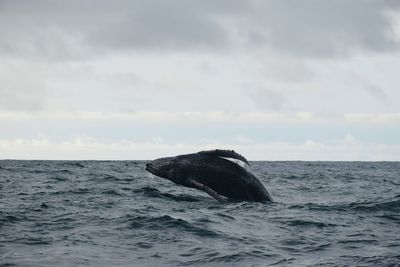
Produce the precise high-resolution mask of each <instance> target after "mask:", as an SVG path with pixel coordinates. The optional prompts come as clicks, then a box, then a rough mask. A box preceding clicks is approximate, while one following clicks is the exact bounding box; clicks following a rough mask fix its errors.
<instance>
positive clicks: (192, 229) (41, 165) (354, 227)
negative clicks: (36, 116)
mask: <svg viewBox="0 0 400 267" xmlns="http://www.w3.org/2000/svg"><path fill="white" fill-rule="evenodd" d="M145 163H146V162H145V161H79V162H73V161H8V160H6V161H0V182H1V183H0V266H86V265H90V266H190V265H194V266H400V265H399V263H400V163H399V162H392V163H390V162H378V163H370V162H253V164H252V166H251V167H250V170H251V171H252V172H253V173H254V174H255V175H256V176H257V177H259V179H260V180H261V181H262V182H263V184H264V185H265V186H266V187H267V189H268V190H269V192H270V193H271V195H272V196H273V198H274V200H275V203H273V204H262V203H248V202H247V203H246V202H241V203H229V204H220V203H218V202H217V201H216V200H214V199H213V198H210V197H209V196H208V195H206V194H204V193H202V192H200V191H196V190H192V189H188V188H184V187H181V186H177V185H175V184H172V183H171V182H169V181H167V180H163V179H161V178H157V177H154V176H152V175H150V174H148V173H146V171H145V170H144V166H145Z"/></svg>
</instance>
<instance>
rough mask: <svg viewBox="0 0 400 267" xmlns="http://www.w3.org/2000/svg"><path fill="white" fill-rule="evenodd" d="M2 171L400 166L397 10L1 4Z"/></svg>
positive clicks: (235, 3)
mask: <svg viewBox="0 0 400 267" xmlns="http://www.w3.org/2000/svg"><path fill="white" fill-rule="evenodd" d="M0 32H1V34H0V159H54V160H56V159H57V160H58V159H67V160H81V159H98V160H101V159H109V160H133V159H154V158H157V157H161V156H171V155H177V154H183V153H192V152H197V151H200V150H206V149H215V148H220V149H234V150H235V151H237V152H239V153H241V154H243V155H244V156H246V157H247V158H248V159H250V160H339V161H341V160H343V161H348V160H350V161H358V160H360V161H364V160H366V161H398V160H400V139H399V136H400V104H399V99H400V90H399V84H400V75H399V74H400V72H399V70H400V2H399V1H396V0H376V1H374V0H330V1H319V0H299V1H292V0H247V1H239V0H224V1H223V0H201V1H195V0H170V1H163V0H143V1H138V0H129V1H128V0H126V1H119V0H115V1H105V0H79V1H78V0H71V1H61V0H60V1H57V0H56V1H52V0H35V1H34V0H31V1H29V0H21V1H14V0H9V1H7V0H0Z"/></svg>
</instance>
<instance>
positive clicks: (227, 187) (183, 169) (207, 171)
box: [146, 149, 272, 202]
mask: <svg viewBox="0 0 400 267" xmlns="http://www.w3.org/2000/svg"><path fill="white" fill-rule="evenodd" d="M225 158H232V159H237V160H240V161H243V162H244V163H246V164H248V165H250V164H249V162H248V161H247V160H246V158H244V157H243V156H242V155H240V154H238V153H236V152H235V151H233V150H221V149H216V150H207V151H200V152H197V153H192V154H185V155H178V156H175V157H166V158H159V159H156V160H153V161H151V162H150V163H147V164H146V170H147V171H148V172H150V173H152V174H154V175H156V176H159V177H162V178H165V179H168V180H170V181H172V182H174V183H176V184H179V185H183V186H186V187H190V188H195V189H199V190H201V191H204V192H206V193H207V194H209V195H210V196H212V197H213V198H215V199H216V200H218V201H219V202H226V201H227V200H239V201H257V202H267V201H272V197H271V195H270V194H269V193H268V191H267V189H265V187H264V186H263V184H262V183H261V182H260V181H259V180H258V179H257V178H256V177H255V176H254V175H253V174H251V173H250V172H249V171H247V170H246V169H245V168H243V167H241V166H240V165H238V164H236V163H234V162H232V161H230V160H227V159H225Z"/></svg>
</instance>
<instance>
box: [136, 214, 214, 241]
mask: <svg viewBox="0 0 400 267" xmlns="http://www.w3.org/2000/svg"><path fill="white" fill-rule="evenodd" d="M129 228H131V229H146V230H166V229H170V230H173V229H174V230H178V231H184V232H190V233H192V234H195V235H197V236H202V237H217V236H219V235H218V233H216V232H215V231H212V230H209V229H205V228H202V227H199V226H196V225H194V224H192V223H190V222H188V221H186V220H184V219H181V218H173V217H171V216H169V215H163V216H159V217H149V216H135V217H134V218H131V219H130V222H129Z"/></svg>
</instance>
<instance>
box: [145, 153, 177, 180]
mask: <svg viewBox="0 0 400 267" xmlns="http://www.w3.org/2000/svg"><path fill="white" fill-rule="evenodd" d="M179 165H180V164H179V160H178V159H177V158H176V157H168V158H159V159H156V160H153V161H151V162H149V163H147V164H146V171H148V172H150V173H152V174H154V175H156V176H159V177H162V178H166V179H168V180H171V181H172V182H175V183H179V181H178V179H179V176H180V175H179Z"/></svg>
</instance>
